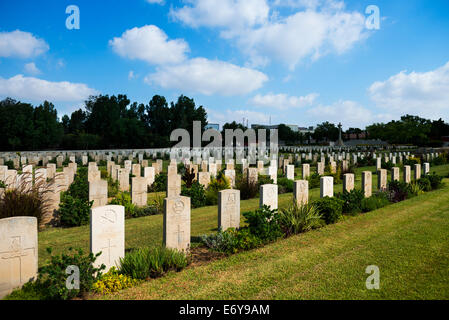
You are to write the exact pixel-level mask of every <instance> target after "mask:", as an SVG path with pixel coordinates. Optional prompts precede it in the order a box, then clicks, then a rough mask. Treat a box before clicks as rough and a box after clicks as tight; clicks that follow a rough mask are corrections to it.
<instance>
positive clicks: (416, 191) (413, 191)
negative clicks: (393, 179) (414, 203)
mask: <svg viewBox="0 0 449 320" xmlns="http://www.w3.org/2000/svg"><path fill="white" fill-rule="evenodd" d="M428 183H429V184H428V185H425V184H424V185H425V187H429V188H431V186H430V181H428ZM422 193H424V190H423V187H422V185H421V184H420V183H419V181H412V182H411V183H410V184H409V185H408V197H412V196H413V197H416V196H419V195H420V194H422Z"/></svg>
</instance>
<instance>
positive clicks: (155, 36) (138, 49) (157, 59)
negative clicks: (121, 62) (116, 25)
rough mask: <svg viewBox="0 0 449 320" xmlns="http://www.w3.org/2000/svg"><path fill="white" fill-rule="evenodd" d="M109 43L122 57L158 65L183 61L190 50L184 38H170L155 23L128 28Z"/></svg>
mask: <svg viewBox="0 0 449 320" xmlns="http://www.w3.org/2000/svg"><path fill="white" fill-rule="evenodd" d="M109 45H110V46H111V47H112V48H113V50H114V52H116V53H117V54H118V55H120V56H122V57H125V58H129V59H138V60H143V61H146V62H148V63H150V64H156V65H159V64H167V63H179V62H182V61H184V60H185V59H186V56H185V53H186V52H187V51H189V46H188V44H187V43H186V42H185V41H184V40H183V39H175V40H168V37H167V35H166V34H165V32H164V31H163V30H161V29H159V28H158V27H157V26H154V25H146V26H143V27H141V28H137V27H135V28H133V29H130V30H127V31H125V32H124V33H123V34H122V36H121V37H119V38H117V37H116V38H114V39H113V40H110V41H109Z"/></svg>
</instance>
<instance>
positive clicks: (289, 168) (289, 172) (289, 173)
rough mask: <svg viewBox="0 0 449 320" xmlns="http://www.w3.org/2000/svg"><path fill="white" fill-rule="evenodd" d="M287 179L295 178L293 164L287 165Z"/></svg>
mask: <svg viewBox="0 0 449 320" xmlns="http://www.w3.org/2000/svg"><path fill="white" fill-rule="evenodd" d="M287 179H288V180H295V166H294V165H292V164H289V165H287Z"/></svg>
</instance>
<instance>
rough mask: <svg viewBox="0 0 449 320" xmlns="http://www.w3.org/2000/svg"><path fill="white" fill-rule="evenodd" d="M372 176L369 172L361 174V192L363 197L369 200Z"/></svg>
mask: <svg viewBox="0 0 449 320" xmlns="http://www.w3.org/2000/svg"><path fill="white" fill-rule="evenodd" d="M372 178H373V175H372V173H371V171H363V172H362V191H363V194H364V195H365V198H369V197H371V195H372V190H373V181H372Z"/></svg>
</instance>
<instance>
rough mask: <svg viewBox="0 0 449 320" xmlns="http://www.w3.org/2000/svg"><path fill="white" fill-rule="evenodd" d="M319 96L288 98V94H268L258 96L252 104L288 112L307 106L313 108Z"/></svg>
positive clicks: (312, 94)
mask: <svg viewBox="0 0 449 320" xmlns="http://www.w3.org/2000/svg"><path fill="white" fill-rule="evenodd" d="M317 97H318V94H316V93H311V94H308V95H306V96H300V97H296V96H288V95H287V94H284V93H280V94H272V93H269V94H266V95H260V94H258V95H256V96H255V97H253V98H252V99H251V100H250V103H251V104H253V105H254V106H257V107H265V108H276V109H279V110H286V109H290V108H302V107H306V106H311V105H312V104H313V103H314V101H315V99H316V98H317Z"/></svg>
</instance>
